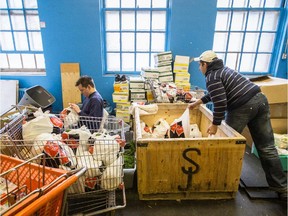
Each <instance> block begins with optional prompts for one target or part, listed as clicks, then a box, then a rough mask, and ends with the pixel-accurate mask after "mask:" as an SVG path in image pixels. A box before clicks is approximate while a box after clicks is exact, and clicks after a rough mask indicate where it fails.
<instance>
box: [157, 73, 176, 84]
mask: <svg viewBox="0 0 288 216" xmlns="http://www.w3.org/2000/svg"><path fill="white" fill-rule="evenodd" d="M158 79H159V81H160V82H173V80H174V78H173V74H172V73H171V74H170V75H164V76H159V78H158Z"/></svg>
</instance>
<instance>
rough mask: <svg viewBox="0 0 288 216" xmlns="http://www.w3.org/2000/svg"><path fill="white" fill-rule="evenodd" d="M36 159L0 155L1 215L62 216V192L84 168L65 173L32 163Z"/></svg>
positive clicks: (63, 200) (63, 201)
mask: <svg viewBox="0 0 288 216" xmlns="http://www.w3.org/2000/svg"><path fill="white" fill-rule="evenodd" d="M40 158H41V159H42V160H45V158H43V155H38V156H36V157H34V158H31V159H29V160H27V161H22V160H19V159H17V158H13V157H9V156H6V155H2V154H0V160H1V165H0V173H1V174H0V179H1V190H0V192H1V198H0V200H1V205H0V206H1V211H0V214H1V215H3V216H8V215H25V216H26V215H34V214H37V215H63V214H64V210H65V208H64V207H63V206H64V205H65V199H66V196H65V190H66V189H67V188H68V187H69V186H70V185H71V184H72V183H74V182H75V181H76V180H77V179H78V178H79V177H80V176H81V175H83V173H84V172H85V170H86V168H85V167H84V168H82V169H80V170H77V171H73V172H67V171H64V170H60V169H53V168H49V167H44V166H41V165H39V164H36V163H33V162H35V161H37V160H39V159H40Z"/></svg>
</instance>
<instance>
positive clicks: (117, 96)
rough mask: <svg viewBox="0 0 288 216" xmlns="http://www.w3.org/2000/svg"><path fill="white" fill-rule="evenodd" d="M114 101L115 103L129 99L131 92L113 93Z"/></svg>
mask: <svg viewBox="0 0 288 216" xmlns="http://www.w3.org/2000/svg"><path fill="white" fill-rule="evenodd" d="M112 98H113V102H114V103H123V102H128V101H129V93H128V94H120V93H115V92H114V93H113V94H112Z"/></svg>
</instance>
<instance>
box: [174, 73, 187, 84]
mask: <svg viewBox="0 0 288 216" xmlns="http://www.w3.org/2000/svg"><path fill="white" fill-rule="evenodd" d="M174 76H175V83H177V82H186V83H190V74H189V73H183V72H182V73H174Z"/></svg>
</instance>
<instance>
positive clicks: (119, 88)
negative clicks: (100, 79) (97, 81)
mask: <svg viewBox="0 0 288 216" xmlns="http://www.w3.org/2000/svg"><path fill="white" fill-rule="evenodd" d="M113 87H114V92H129V83H128V82H126V83H114V85H113Z"/></svg>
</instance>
